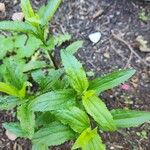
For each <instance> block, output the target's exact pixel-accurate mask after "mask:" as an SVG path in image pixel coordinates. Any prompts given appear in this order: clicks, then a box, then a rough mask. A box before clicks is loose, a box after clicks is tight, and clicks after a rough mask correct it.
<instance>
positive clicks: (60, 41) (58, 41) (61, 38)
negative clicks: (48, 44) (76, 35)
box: [54, 33, 71, 46]
mask: <svg viewBox="0 0 150 150" xmlns="http://www.w3.org/2000/svg"><path fill="white" fill-rule="evenodd" d="M70 39H71V35H69V34H68V33H65V34H59V35H57V36H55V37H54V42H55V46H60V45H62V44H63V43H64V42H66V41H69V40H70Z"/></svg>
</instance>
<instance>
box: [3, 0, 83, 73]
mask: <svg viewBox="0 0 150 150" xmlns="http://www.w3.org/2000/svg"><path fill="white" fill-rule="evenodd" d="M60 4H61V0H49V1H48V4H47V5H46V6H45V5H43V6H41V7H40V9H39V10H37V11H34V10H33V9H32V6H31V4H30V1H29V0H21V8H22V11H23V14H24V16H25V21H22V22H21V21H1V22H0V30H4V31H5V30H6V31H11V32H12V33H11V36H9V37H7V36H6V35H5V36H4V35H1V36H0V44H1V46H0V59H2V60H3V61H4V60H5V59H8V58H9V56H11V59H12V58H13V59H14V60H19V61H20V60H22V61H24V62H26V63H25V64H26V65H27V67H26V66H25V68H28V69H27V70H26V69H25V71H27V72H28V71H30V70H34V69H37V68H45V67H48V65H46V64H45V62H44V61H43V58H42V57H40V53H41V52H42V53H43V52H44V53H45V54H46V57H47V58H48V59H49V61H50V65H49V66H54V67H55V68H58V66H57V63H55V61H54V55H55V54H54V53H53V50H54V49H55V47H56V46H61V45H62V43H64V42H65V41H68V40H70V38H71V36H70V35H69V34H67V33H66V34H58V35H52V33H51V31H49V30H48V28H49V26H48V22H49V21H51V20H52V18H53V16H54V14H55V12H56V10H57V8H58V7H59V5H60ZM16 33H18V34H16ZM78 42H81V41H78ZM7 56H8V57H7ZM29 66H31V68H29ZM37 66H38V67H37Z"/></svg>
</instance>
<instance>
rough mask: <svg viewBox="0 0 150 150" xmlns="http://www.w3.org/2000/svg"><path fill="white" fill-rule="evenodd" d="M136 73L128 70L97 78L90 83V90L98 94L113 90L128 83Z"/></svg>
mask: <svg viewBox="0 0 150 150" xmlns="http://www.w3.org/2000/svg"><path fill="white" fill-rule="evenodd" d="M134 73H135V70H133V69H126V70H119V71H115V72H113V73H111V74H107V75H105V76H104V77H99V78H96V79H94V80H92V81H91V82H90V85H89V90H95V91H96V93H101V92H103V91H105V90H108V89H112V88H113V87H115V86H118V85H120V84H121V83H124V82H125V81H127V80H128V79H129V78H130V77H131V76H132V75H133V74H134Z"/></svg>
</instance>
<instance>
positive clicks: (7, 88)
mask: <svg viewBox="0 0 150 150" xmlns="http://www.w3.org/2000/svg"><path fill="white" fill-rule="evenodd" d="M0 92H3V93H6V94H9V95H12V96H16V97H18V96H19V94H18V90H17V89H16V88H15V87H14V86H11V85H9V84H7V83H4V82H0Z"/></svg>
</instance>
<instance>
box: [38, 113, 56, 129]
mask: <svg viewBox="0 0 150 150" xmlns="http://www.w3.org/2000/svg"><path fill="white" fill-rule="evenodd" d="M54 121H56V117H55V115H54V114H53V113H52V112H44V113H43V112H42V113H40V114H38V115H37V119H36V126H37V127H39V126H46V125H49V124H50V123H51V122H54Z"/></svg>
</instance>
